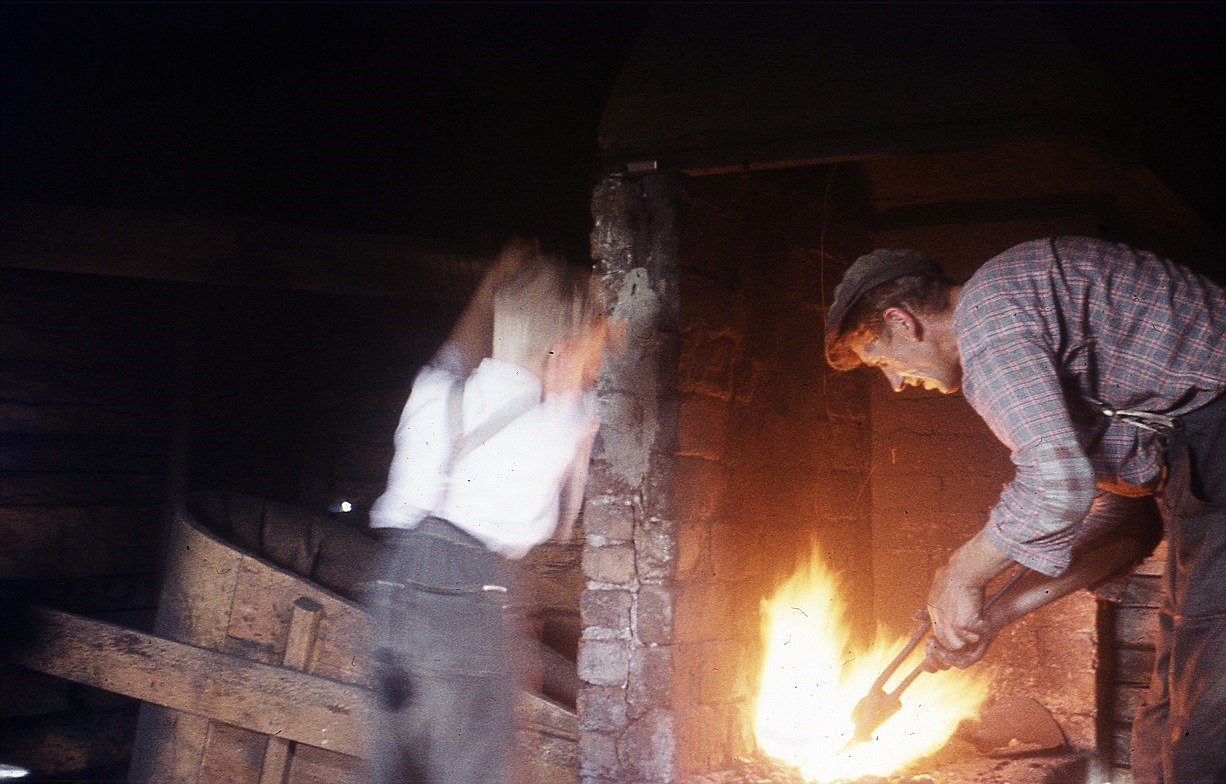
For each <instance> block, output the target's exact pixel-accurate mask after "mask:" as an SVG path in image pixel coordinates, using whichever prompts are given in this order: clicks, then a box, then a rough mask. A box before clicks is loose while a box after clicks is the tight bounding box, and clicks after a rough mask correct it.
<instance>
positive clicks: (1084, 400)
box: [954, 237, 1226, 576]
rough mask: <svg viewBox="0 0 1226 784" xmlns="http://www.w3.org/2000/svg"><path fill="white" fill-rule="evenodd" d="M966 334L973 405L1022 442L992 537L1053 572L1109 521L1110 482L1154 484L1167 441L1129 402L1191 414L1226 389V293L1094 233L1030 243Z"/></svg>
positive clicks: (978, 282)
mask: <svg viewBox="0 0 1226 784" xmlns="http://www.w3.org/2000/svg"><path fill="white" fill-rule="evenodd" d="M954 334H955V337H956V339H957V342H958V348H959V350H960V352H961V357H962V365H963V379H962V386H963V391H964V394H965V395H966V399H967V401H969V402H970V404H971V406H972V407H974V409H975V410H976V411H977V412H978V413H979V415H980V416H982V417H983V418H984V420H985V421H986V422H987V424H988V426H989V427H990V428H991V429H992V431H993V432H994V433H995V434H996V436H997V437H998V438H999V439H1000V440H1001V441H1002V442H1003V443H1004V444H1005V445H1006V446H1007V447H1009V449H1010V450H1011V451H1012V459H1013V462H1014V464H1015V466H1016V467H1017V472H1016V475H1015V476H1014V479H1013V481H1012V482H1010V483H1009V485H1008V486H1006V487H1005V489H1004V491H1003V492H1002V493H1001V497H1000V501H999V502H998V503H997V504H996V506H995V507H994V508H993V509H992V512H991V515H990V516H989V518H988V524H987V528H986V529H985V530H986V534H987V536H988V538H989V540H990V541H992V543H993V544H995V545H996V546H997V547H998V548H999V549H1000V550H1001V551H1002V552H1003V553H1004V554H1005V555H1007V556H1009V557H1010V558H1012V559H1014V560H1016V561H1018V562H1020V563H1022V564H1024V565H1026V566H1028V567H1030V568H1032V569H1036V570H1038V571H1040V572H1042V573H1044V574H1048V575H1053V576H1055V575H1058V574H1061V573H1063V571H1064V570H1065V569H1066V568H1067V567H1068V565H1069V561H1070V557H1071V556H1070V551H1071V550H1072V548H1073V546H1074V545H1075V544H1076V543H1078V542H1080V541H1084V540H1085V539H1086V538H1087V537H1088V536H1092V535H1093V533H1094V532H1095V531H1096V530H1097V529H1098V528H1099V527H1101V526H1102V525H1103V521H1098V520H1096V519H1095V515H1093V514H1090V515H1087V512H1088V511H1089V509H1090V505H1091V502H1092V501H1093V498H1094V494H1095V490H1096V484H1097V481H1098V480H1105V481H1124V482H1129V483H1133V484H1142V483H1145V482H1147V481H1149V480H1152V479H1153V478H1155V477H1156V476H1157V475H1158V473H1159V472H1160V471H1161V469H1162V466H1163V453H1162V444H1161V439H1160V438H1159V437H1158V436H1156V435H1155V434H1153V433H1150V432H1148V431H1145V430H1142V429H1139V428H1137V427H1135V426H1132V425H1129V424H1126V423H1123V422H1120V421H1118V420H1114V419H1110V418H1108V417H1106V416H1104V415H1102V414H1100V413H1098V411H1097V410H1096V409H1094V408H1093V407H1092V406H1091V405H1090V402H1089V401H1091V400H1097V401H1100V402H1102V403H1104V404H1106V405H1107V406H1110V407H1112V408H1116V409H1131V410H1140V411H1148V412H1152V413H1159V414H1168V415H1171V416H1178V415H1180V414H1186V413H1188V412H1189V411H1194V410H1196V409H1197V408H1199V407H1201V406H1202V405H1204V404H1205V403H1208V402H1209V401H1211V400H1213V399H1214V398H1216V397H1217V396H1218V395H1220V394H1222V392H1223V390H1226V294H1224V293H1223V290H1222V289H1221V288H1220V287H1219V286H1217V285H1215V284H1214V283H1212V282H1211V281H1209V280H1208V279H1206V278H1204V277H1202V276H1200V275H1197V274H1196V273H1193V272H1191V271H1190V270H1188V269H1186V268H1184V267H1181V266H1179V265H1176V264H1173V263H1171V262H1170V261H1167V260H1165V259H1162V258H1159V257H1157V256H1154V255H1153V254H1150V253H1145V252H1142V251H1136V250H1133V249H1131V248H1129V247H1126V246H1124V245H1118V244H1114V243H1108V242H1102V241H1099V240H1093V239H1084V238H1070V237H1060V238H1055V239H1046V240H1038V241H1034V242H1027V243H1024V244H1022V245H1018V246H1016V247H1014V248H1011V249H1010V250H1008V251H1005V252H1004V253H1002V254H1000V255H999V256H996V257H995V258H993V259H991V260H990V261H988V262H987V263H986V264H984V265H983V267H981V268H980V269H979V271H978V272H976V273H975V275H974V276H973V277H972V278H971V279H970V280H969V281H968V282H967V283H966V285H965V286H964V287H963V289H962V292H961V294H960V296H959V298H958V303H957V305H956V307H955V308H954Z"/></svg>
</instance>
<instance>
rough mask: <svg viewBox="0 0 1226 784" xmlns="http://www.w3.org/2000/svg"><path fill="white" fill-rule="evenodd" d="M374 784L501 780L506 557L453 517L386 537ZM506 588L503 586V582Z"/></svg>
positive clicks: (506, 735)
mask: <svg viewBox="0 0 1226 784" xmlns="http://www.w3.org/2000/svg"><path fill="white" fill-rule="evenodd" d="M381 542H382V543H383V545H384V546H383V547H382V548H381V550H382V554H381V556H380V559H379V561H380V562H379V563H378V564H376V565H375V569H374V573H375V575H376V581H375V583H374V586H373V588H372V591H371V594H370V596H369V598H368V605H369V609H370V612H371V614H372V618H373V620H374V624H375V638H376V644H377V645H378V649H377V652H376V659H377V661H378V666H377V672H376V674H375V675H376V683H375V689H376V694H377V700H378V703H377V710H376V717H375V727H374V730H375V732H374V745H373V749H372V757H371V760H370V772H371V781H372V782H373V783H374V784H504V782H505V781H507V777H508V774H507V766H508V765H509V754H510V750H511V744H512V741H513V739H514V732H515V717H514V713H513V699H514V693H515V684H514V682H513V677H512V673H511V672H510V667H509V663H508V652H507V645H508V639H507V630H506V628H505V624H504V621H503V617H502V605H503V603H504V601H505V600H506V597H507V594H506V591H505V586H507V584H508V580H507V571H508V570H507V564H506V561H505V560H504V559H503V558H502V557H500V556H498V555H496V554H494V553H491V552H490V551H489V550H487V549H485V548H484V547H483V546H481V544H480V543H478V542H477V541H476V540H474V539H472V538H471V537H468V536H467V535H466V534H464V533H463V532H461V531H460V530H459V529H457V528H455V527H454V526H452V525H451V524H450V523H447V522H445V521H441V520H435V519H428V520H426V521H424V522H423V523H422V524H421V525H420V526H419V527H418V528H416V529H414V530H412V531H393V532H385V533H384V534H382V535H381ZM499 588H503V590H499Z"/></svg>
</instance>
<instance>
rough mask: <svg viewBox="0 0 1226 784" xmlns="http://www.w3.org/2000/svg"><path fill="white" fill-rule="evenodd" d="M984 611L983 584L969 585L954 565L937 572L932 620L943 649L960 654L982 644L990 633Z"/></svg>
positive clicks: (931, 599)
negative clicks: (982, 640) (966, 649)
mask: <svg viewBox="0 0 1226 784" xmlns="http://www.w3.org/2000/svg"><path fill="white" fill-rule="evenodd" d="M982 612H983V585H982V584H974V583H970V582H968V581H967V580H966V579H965V575H963V574H960V573H958V572H955V571H954V570H953V569H951V568H950V566H944V567H942V568H940V569H938V570H937V573H936V576H935V577H933V580H932V588H931V589H930V590H929V592H928V617H929V618H930V619H931V620H932V636H933V638H934V639H935V640H936V641H937V643H938V644H939V645H940V646H941V647H942V648H944V649H945V650H946V651H950V652H957V651H961V650H963V649H964V648H967V647H969V646H973V645H976V644H977V643H979V641H980V639H981V638H982V636H983V635H984V633H985V632H986V631H987V626H986V624H985V623H984V620H983V615H982Z"/></svg>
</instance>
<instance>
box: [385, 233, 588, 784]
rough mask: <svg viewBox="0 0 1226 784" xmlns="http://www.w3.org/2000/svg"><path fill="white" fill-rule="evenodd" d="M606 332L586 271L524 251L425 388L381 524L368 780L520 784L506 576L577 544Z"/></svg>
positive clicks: (403, 435) (409, 412) (499, 269)
mask: <svg viewBox="0 0 1226 784" xmlns="http://www.w3.org/2000/svg"><path fill="white" fill-rule="evenodd" d="M606 332H607V324H606V321H605V319H604V315H603V312H602V310H601V309H600V307H599V303H598V297H597V296H596V288H595V285H594V279H593V276H592V275H591V273H590V271H586V270H577V269H576V268H573V267H571V266H569V265H567V264H566V263H565V262H564V261H563V260H562V259H560V258H557V257H552V256H547V255H544V254H542V253H541V252H540V250H539V248H538V247H537V246H536V245H535V244H534V243H529V242H526V241H521V240H513V241H511V242H509V243H508V244H507V245H506V246H505V247H504V248H503V250H502V252H501V253H500V254H499V255H498V257H497V259H496V260H495V261H494V263H493V264H492V265H491V266H490V268H489V269H488V270H487V272H486V274H485V275H484V276H483V277H482V280H481V282H480V284H479V286H478V288H477V291H476V293H475V294H474V296H473V298H472V299H471V301H470V302H469V303H468V305H467V307H466V308H465V310H464V312H463V314H462V315H461V316H460V319H459V321H457V323H456V325H455V327H454V328H453V329H452V331H451V334H450V336H449V338H448V340H447V341H446V342H445V343H444V344H443V345H442V347H441V348H440V349H439V350H438V352H437V353H436V354H435V355H434V357H433V358H432V359H431V360H430V361H429V362H428V363H427V364H426V365H425V366H424V367H423V368H422V369H421V371H420V372H419V373H418V375H417V377H416V378H415V380H414V382H413V387H412V391H411V392H410V394H409V398H408V401H407V403H406V404H405V407H404V410H403V413H402V415H401V417H400V422H399V425H398V426H397V429H396V434H395V456H394V457H393V459H392V463H391V467H390V469H389V472H388V481H387V488H386V490H385V492H384V493H383V494H382V495H381V496H380V497H379V499H378V500H377V501H376V502H375V504H374V506H373V507H372V509H371V515H370V517H371V527H372V528H373V529H374V531H375V533H376V536H377V537H378V538H379V540H380V542H381V543H382V545H383V547H382V548H381V552H382V554H381V557H380V559H379V562H378V563H377V564H375V565H374V567H373V572H372V576H373V578H374V579H373V580H372V584H373V588H372V593H371V597H370V605H371V611H372V617H373V619H374V621H375V630H376V639H377V643H378V646H379V647H378V651H377V654H376V659H377V661H378V666H377V669H378V672H377V676H376V692H377V699H378V705H377V715H376V728H375V742H374V746H373V753H372V760H371V770H372V774H373V780H374V781H376V782H380V783H381V784H502V782H505V781H508V780H510V779H511V777H512V776H513V773H512V771H511V770H510V765H511V763H510V759H511V754H510V752H511V748H512V743H513V741H514V737H515V716H514V713H513V704H514V698H515V692H516V690H517V684H516V682H515V678H514V673H513V670H514V669H515V668H514V667H513V666H512V664H511V661H512V660H513V658H514V657H515V654H516V652H515V651H514V650H512V648H513V645H514V643H513V642H512V638H513V637H514V633H513V632H512V630H511V629H510V628H509V623H508V621H507V620H506V618H505V616H504V608H505V607H506V606H507V605H508V602H509V598H510V597H509V595H510V594H511V593H513V586H512V583H513V579H512V575H511V573H510V567H511V565H512V562H513V561H515V560H516V559H519V558H522V557H523V556H524V555H526V554H527V553H528V552H529V551H530V550H531V548H532V547H534V546H535V545H537V544H540V543H541V542H544V541H546V540H548V539H549V538H550V537H558V538H561V539H566V538H569V535H570V531H571V527H572V525H573V523H574V520H575V518H576V516H577V514H578V512H579V509H580V505H581V503H582V499H583V491H584V484H585V480H586V477H587V468H588V460H589V456H590V452H591V448H592V442H593V439H594V438H595V435H596V432H597V429H598V427H599V420H598V419H597V412H596V401H595V391H594V387H595V381H596V375H597V373H598V372H599V370H600V365H601V358H602V354H603V350H604V345H605V337H606ZM524 642H525V643H526V641H524Z"/></svg>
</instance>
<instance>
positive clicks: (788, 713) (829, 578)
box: [754, 548, 988, 781]
mask: <svg viewBox="0 0 1226 784" xmlns="http://www.w3.org/2000/svg"><path fill="white" fill-rule="evenodd" d="M839 596H840V592H839V584H838V580H837V578H836V577H835V576H834V575H831V574H829V573H828V572H827V571H826V570H825V569H824V568H823V566H822V565H821V563H820V560H819V558H818V556H817V552H816V548H815V549H814V553H813V555H812V556H811V557H810V559H809V562H808V564H807V567H806V566H802V567H801V568H800V569H799V570H797V572H796V574H794V575H793V576H792V577H791V578H790V579H789V580H788V581H787V582H786V583H785V584H784V585H783V586H782V587H781V588H780V589H779V590H778V591H777V592H776V594H775V595H774V596H773V597H770V598H768V599H766V600H764V601H763V602H762V631H763V640H764V642H765V645H766V656H765V661H764V663H763V669H762V678H761V683H760V684H759V689H758V697H757V708H756V711H755V723H754V731H755V734H756V737H757V742H758V747H759V748H760V749H761V750H762V751H763V752H764V753H766V754H768V755H770V756H772V757H775V758H777V759H780V760H783V761H784V762H786V763H788V764H790V765H793V766H795V767H797V768H799V769H800V771H801V773H802V774H803V775H804V776H805V777H806V779H808V780H810V781H830V780H836V779H844V778H856V777H859V776H888V775H890V774H891V773H895V772H897V771H900V770H901V769H902V768H903V767H905V766H906V764H907V763H909V762H912V761H914V760H916V759H918V758H920V757H923V756H925V755H928V754H932V753H934V752H935V751H937V750H938V749H940V748H941V746H943V745H944V744H945V743H946V742H947V741H948V740H949V738H950V737H951V736H952V735H953V733H954V731H955V730H956V729H957V727H958V724H959V722H961V721H962V720H963V719H966V718H970V717H973V716H975V715H977V714H978V711H979V708H980V706H981V705H982V704H983V702H984V700H985V699H986V698H987V696H988V678H987V677H985V675H981V676H980V677H978V678H975V677H972V676H970V675H968V673H967V672H965V671H961V670H947V671H945V672H941V673H925V674H923V675H921V676H920V677H919V678H918V679H917V680H916V681H915V682H914V683H913V684H911V686H910V687H909V688H908V689H907V690H906V691H905V692H903V694H902V709H901V710H900V711H899V712H898V713H896V714H895V715H894V716H893V717H891V718H890V719H889V720H887V721H886V722H885V723H884V724H882V725H881V727H880V728H879V729H878V730H877V731H876V732H875V733H874V734H873V740H872V741H870V742H867V743H862V744H859V745H855V746H852V747H850V748H847V749H844V746H846V744H847V742H848V741H849V740H850V739H851V737H852V735H853V733H854V730H855V728H854V725H853V723H852V720H851V713H852V709H853V708H854V707H855V706H856V703H857V702H859V701H860V699H861V698H862V697H864V695H865V694H867V693H868V691H869V689H870V688H871V687H872V685H873V681H874V680H876V678H877V676H878V675H879V674H880V673H881V671H882V670H883V669H884V668H885V667H886V665H888V664H889V663H890V661H891V660H892V659H893V657H894V656H895V655H897V653H898V652H899V651H900V650H901V649H902V647H903V645H904V644H905V642H906V640H905V638H899V639H897V640H895V641H894V642H893V643H892V644H891V643H888V642H887V641H886V640H885V639H883V638H882V636H881V633H880V632H879V633H878V638H879V639H878V641H877V642H876V643H875V644H874V645H873V646H872V647H871V648H870V649H869V650H867V651H855V650H852V649H851V648H850V631H849V629H850V627H849V625H848V624H847V623H846V622H845V620H844V614H845V608H844V607H843V604H842V602H841V600H840V599H839ZM922 657H923V646H922V645H921V646H918V649H917V650H916V651H915V652H914V654H913V657H912V658H910V659H908V661H906V662H904V663H903V665H902V666H901V667H899V670H898V674H897V677H896V678H894V679H893V681H892V682H891V683H890V684H887V687H886V688H887V690H889V689H892V688H893V686H894V683H895V682H896V681H897V680H898V679H899V678H901V677H902V676H903V675H905V674H906V673H908V672H910V671H911V669H913V668H914V667H915V665H916V664H918V663H919V661H920V660H921V659H922Z"/></svg>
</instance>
